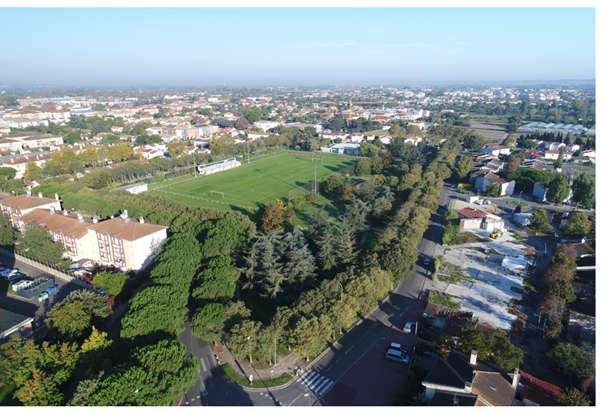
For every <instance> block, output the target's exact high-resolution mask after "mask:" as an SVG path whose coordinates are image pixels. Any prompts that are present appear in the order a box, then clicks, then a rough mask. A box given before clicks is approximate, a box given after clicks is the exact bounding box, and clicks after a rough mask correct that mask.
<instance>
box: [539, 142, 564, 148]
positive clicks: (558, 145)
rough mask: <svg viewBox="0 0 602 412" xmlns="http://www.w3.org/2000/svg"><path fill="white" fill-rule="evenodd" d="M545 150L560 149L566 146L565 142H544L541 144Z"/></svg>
mask: <svg viewBox="0 0 602 412" xmlns="http://www.w3.org/2000/svg"><path fill="white" fill-rule="evenodd" d="M543 147H544V148H545V149H546V150H560V149H561V148H563V147H566V144H564V143H561V142H545V143H544V146H543Z"/></svg>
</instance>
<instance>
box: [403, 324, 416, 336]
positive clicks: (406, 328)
mask: <svg viewBox="0 0 602 412" xmlns="http://www.w3.org/2000/svg"><path fill="white" fill-rule="evenodd" d="M415 328H416V323H414V322H406V323H405V324H404V325H403V331H404V332H405V333H414V330H415Z"/></svg>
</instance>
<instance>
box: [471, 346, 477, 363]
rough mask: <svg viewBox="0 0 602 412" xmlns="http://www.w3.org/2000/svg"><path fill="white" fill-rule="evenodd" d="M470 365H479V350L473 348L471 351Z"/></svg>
mask: <svg viewBox="0 0 602 412" xmlns="http://www.w3.org/2000/svg"><path fill="white" fill-rule="evenodd" d="M469 363H470V365H471V366H477V351H476V350H473V351H470V362H469Z"/></svg>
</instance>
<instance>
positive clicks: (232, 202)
mask: <svg viewBox="0 0 602 412" xmlns="http://www.w3.org/2000/svg"><path fill="white" fill-rule="evenodd" d="M313 157H316V158H319V161H318V162H317V166H316V176H317V179H318V182H320V181H321V180H323V179H324V178H325V177H327V176H329V175H331V174H335V173H340V174H346V173H349V174H352V173H353V167H354V165H355V159H354V158H352V157H349V156H342V155H337V154H328V153H307V152H282V153H278V154H275V155H273V156H268V157H263V158H260V159H257V160H254V161H252V162H251V163H248V164H247V163H245V164H243V165H242V166H240V167H237V168H235V169H231V170H227V171H224V172H219V173H216V174H214V175H209V176H198V177H195V176H192V175H186V176H180V177H177V178H175V179H172V180H168V181H164V182H157V183H152V184H151V185H150V187H149V191H150V192H149V194H150V195H151V196H154V195H156V196H163V197H167V198H169V199H171V200H173V201H176V202H179V203H183V204H186V205H188V206H192V207H208V208H217V209H233V210H244V211H247V212H251V213H252V212H255V211H256V210H257V208H258V207H259V206H261V205H262V204H265V203H268V202H270V201H273V200H276V199H284V200H286V199H288V198H292V197H296V196H300V195H302V194H306V193H309V191H310V190H311V188H312V185H313V178H314V162H313V161H312V158H313ZM314 203H315V204H314ZM314 203H311V204H308V206H307V207H308V212H309V213H313V210H310V209H312V208H325V207H328V206H329V204H328V203H329V202H328V201H327V200H326V199H324V198H323V197H322V196H319V197H318V199H317V200H316V201H315V202H314Z"/></svg>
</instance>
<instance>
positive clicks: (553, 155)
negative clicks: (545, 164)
mask: <svg viewBox="0 0 602 412" xmlns="http://www.w3.org/2000/svg"><path fill="white" fill-rule="evenodd" d="M558 157H560V150H546V151H545V152H543V158H544V159H546V160H557V159H558ZM572 157H573V154H572V153H571V152H568V151H566V152H563V154H562V160H571V158H572Z"/></svg>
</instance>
